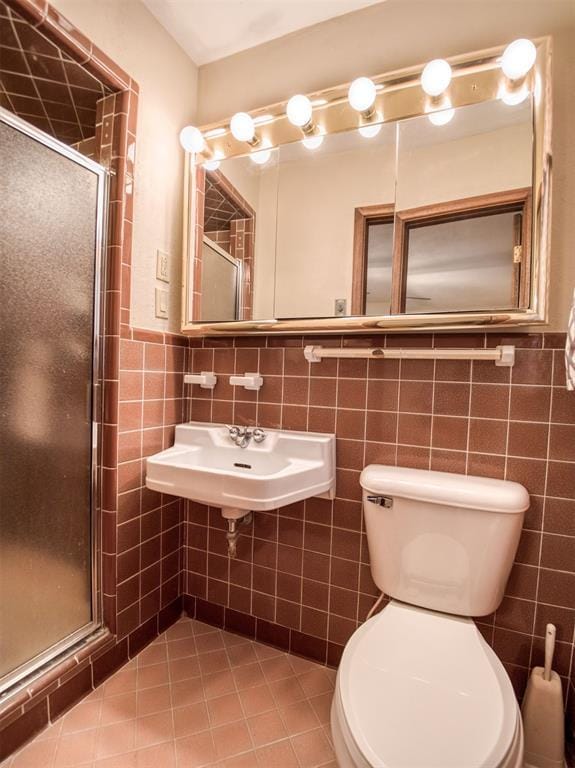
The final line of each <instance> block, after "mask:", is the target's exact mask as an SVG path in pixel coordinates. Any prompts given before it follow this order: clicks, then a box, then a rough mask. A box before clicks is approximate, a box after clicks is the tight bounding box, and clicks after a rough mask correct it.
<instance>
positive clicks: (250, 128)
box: [230, 112, 256, 141]
mask: <svg viewBox="0 0 575 768" xmlns="http://www.w3.org/2000/svg"><path fill="white" fill-rule="evenodd" d="M230 130H231V132H232V136H233V137H234V139H237V140H238V141H251V140H252V139H253V137H254V135H255V132H256V129H255V126H254V121H253V118H252V117H251V116H250V115H248V113H247V112H236V114H235V115H234V116H233V117H232V119H231V120H230Z"/></svg>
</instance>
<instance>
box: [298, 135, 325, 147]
mask: <svg viewBox="0 0 575 768" xmlns="http://www.w3.org/2000/svg"><path fill="white" fill-rule="evenodd" d="M301 143H302V144H303V145H304V147H305V148H306V149H317V148H318V147H321V145H322V143H323V132H321V133H316V134H315V136H307V137H306V138H305V139H302V140H301Z"/></svg>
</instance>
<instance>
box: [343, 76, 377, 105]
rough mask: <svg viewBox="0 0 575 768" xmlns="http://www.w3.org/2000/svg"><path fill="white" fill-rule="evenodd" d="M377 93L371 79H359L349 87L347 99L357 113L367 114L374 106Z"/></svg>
mask: <svg viewBox="0 0 575 768" xmlns="http://www.w3.org/2000/svg"><path fill="white" fill-rule="evenodd" d="M376 95H377V91H376V88H375V84H374V83H373V81H372V80H370V79H369V77H358V78H357V79H356V80H354V81H353V83H352V84H351V85H350V86H349V91H348V92H347V99H348V101H349V103H350V106H351V107H353V109H355V110H356V111H357V112H367V111H368V110H369V109H370V107H372V106H373V102H374V101H375V97H376Z"/></svg>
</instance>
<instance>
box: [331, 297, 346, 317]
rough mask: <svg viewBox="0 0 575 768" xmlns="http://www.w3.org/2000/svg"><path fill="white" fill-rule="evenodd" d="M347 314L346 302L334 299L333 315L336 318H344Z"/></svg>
mask: <svg viewBox="0 0 575 768" xmlns="http://www.w3.org/2000/svg"><path fill="white" fill-rule="evenodd" d="M346 314H347V300H346V299H336V300H335V305H334V315H335V316H336V317H345V315H346Z"/></svg>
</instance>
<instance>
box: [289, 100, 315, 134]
mask: <svg viewBox="0 0 575 768" xmlns="http://www.w3.org/2000/svg"><path fill="white" fill-rule="evenodd" d="M312 111H313V107H312V105H311V101H310V100H309V99H308V97H307V96H302V95H301V94H298V95H297V96H292V97H291V99H290V100H289V101H288V103H287V106H286V115H287V118H288V120H289V121H290V123H291V124H292V125H296V126H297V127H298V128H303V126H304V125H307V124H308V123H309V122H311V115H312Z"/></svg>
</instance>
